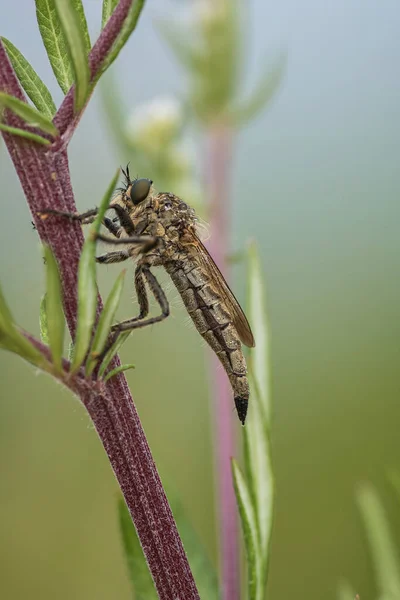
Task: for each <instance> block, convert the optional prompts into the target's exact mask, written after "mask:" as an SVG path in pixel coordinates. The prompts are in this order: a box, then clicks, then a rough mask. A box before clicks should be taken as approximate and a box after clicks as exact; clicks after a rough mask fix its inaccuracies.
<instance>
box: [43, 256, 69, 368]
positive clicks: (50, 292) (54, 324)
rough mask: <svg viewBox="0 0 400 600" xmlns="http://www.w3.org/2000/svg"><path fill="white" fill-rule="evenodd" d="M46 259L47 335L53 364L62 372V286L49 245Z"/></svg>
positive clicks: (63, 327)
mask: <svg viewBox="0 0 400 600" xmlns="http://www.w3.org/2000/svg"><path fill="white" fill-rule="evenodd" d="M44 256H45V260H46V296H45V298H46V301H45V311H46V317H47V335H48V339H49V346H50V350H51V356H52V359H53V364H54V367H55V369H56V371H58V372H62V370H63V369H62V355H63V348H64V332H65V319H64V312H63V304H62V287H61V281H60V274H59V272H58V266H57V262H56V259H55V258H54V255H53V253H52V251H51V250H50V248H49V246H45V247H44Z"/></svg>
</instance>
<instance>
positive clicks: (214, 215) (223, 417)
mask: <svg viewBox="0 0 400 600" xmlns="http://www.w3.org/2000/svg"><path fill="white" fill-rule="evenodd" d="M206 141H207V149H206V169H207V171H206V173H207V176H206V185H207V188H208V190H207V193H208V198H209V202H210V209H211V238H210V243H209V247H210V253H211V255H212V256H213V258H214V259H215V262H216V263H217V265H218V266H219V268H220V269H221V271H222V273H223V274H224V275H225V277H228V265H227V261H226V255H227V252H228V247H229V232H230V203H229V198H230V192H229V181H230V169H231V162H232V131H231V129H229V128H228V127H225V126H223V125H214V126H213V127H212V128H211V129H210V130H209V132H208V135H207V140H206ZM212 374H213V390H215V406H216V411H217V424H216V446H217V477H218V492H219V495H218V503H219V519H220V540H221V546H220V551H221V559H220V560H221V566H222V582H223V586H222V592H223V600H239V596H240V578H239V559H238V523H237V509H236V499H235V493H234V489H233V484H232V475H231V457H232V456H233V455H234V454H235V440H234V433H233V431H234V429H233V420H234V419H236V418H237V417H236V413H234V411H233V400H232V391H231V388H230V385H229V382H228V378H227V376H226V374H225V371H224V370H223V369H222V368H221V365H220V363H219V361H218V359H217V358H216V357H215V356H213V357H212Z"/></svg>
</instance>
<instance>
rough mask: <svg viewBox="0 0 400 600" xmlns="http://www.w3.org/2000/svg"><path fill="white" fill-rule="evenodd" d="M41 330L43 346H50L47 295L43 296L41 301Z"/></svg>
mask: <svg viewBox="0 0 400 600" xmlns="http://www.w3.org/2000/svg"><path fill="white" fill-rule="evenodd" d="M39 328H40V339H41V340H42V342H43V344H47V345H49V329H48V326H47V311H46V294H43V296H42V299H41V301H40V313H39Z"/></svg>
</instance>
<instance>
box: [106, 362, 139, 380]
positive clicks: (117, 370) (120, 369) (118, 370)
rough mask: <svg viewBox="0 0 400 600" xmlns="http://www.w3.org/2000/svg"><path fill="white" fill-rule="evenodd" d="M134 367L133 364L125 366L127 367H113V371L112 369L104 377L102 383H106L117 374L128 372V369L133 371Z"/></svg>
mask: <svg viewBox="0 0 400 600" xmlns="http://www.w3.org/2000/svg"><path fill="white" fill-rule="evenodd" d="M135 368H136V367H135V365H134V364H129V365H128V364H127V365H120V366H119V367H115V369H112V370H111V371H109V372H108V373H107V375H106V376H105V377H104V381H108V380H109V379H111V377H114V376H115V375H118V374H119V373H123V372H124V371H129V370H130V369H135Z"/></svg>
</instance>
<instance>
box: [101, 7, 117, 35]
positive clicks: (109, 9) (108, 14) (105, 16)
mask: <svg viewBox="0 0 400 600" xmlns="http://www.w3.org/2000/svg"><path fill="white" fill-rule="evenodd" d="M117 4H118V0H103V11H102V14H101V28H102V29H104V26H105V25H106V23H107V21H108V19H109V18H110V17H111V15H112V14H113V12H114V10H115V7H116V6H117Z"/></svg>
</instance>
